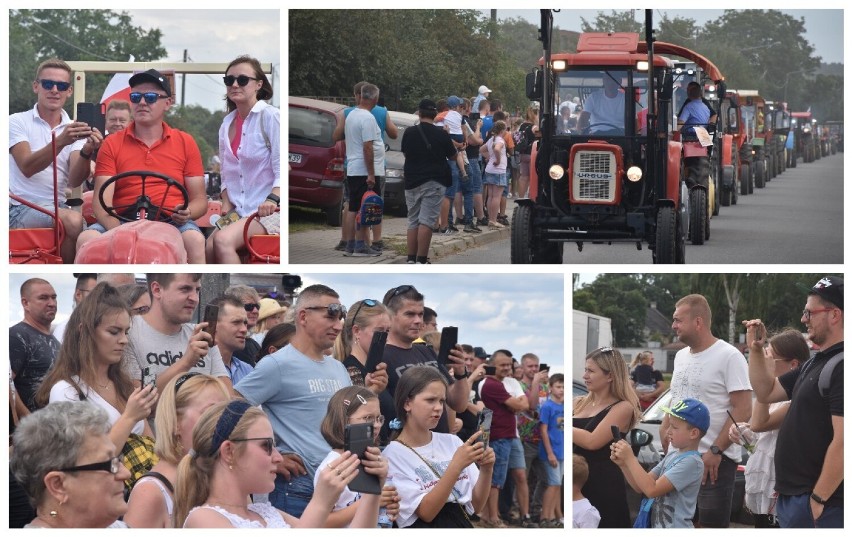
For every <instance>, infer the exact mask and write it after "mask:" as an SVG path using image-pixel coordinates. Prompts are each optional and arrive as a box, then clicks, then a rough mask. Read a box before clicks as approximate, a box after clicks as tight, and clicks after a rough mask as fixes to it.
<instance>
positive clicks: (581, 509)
mask: <svg viewBox="0 0 852 537" xmlns="http://www.w3.org/2000/svg"><path fill="white" fill-rule="evenodd" d="M573 464H574V480H573V481H572V482H571V485H572V486H573V489H574V503H573V505H572V509H571V511H572V513H571V514H572V518H573V519H574V524H573V526H574V527H575V528H597V527H598V524H600V522H601V514H600V513H599V512H598V509H597V508H596V507H595V506H594V505H592V502H590V501H589V499H588V498H586V497H585V496H583V492H582V490H581V489H582V488H583V485H585V484H586V481H588V480H589V463H587V462H586V459H584V458H583V456H582V455H574V458H573Z"/></svg>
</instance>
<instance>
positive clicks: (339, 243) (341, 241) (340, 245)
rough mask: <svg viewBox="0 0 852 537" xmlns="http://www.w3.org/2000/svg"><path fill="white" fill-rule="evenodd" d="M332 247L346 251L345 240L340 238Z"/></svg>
mask: <svg viewBox="0 0 852 537" xmlns="http://www.w3.org/2000/svg"><path fill="white" fill-rule="evenodd" d="M334 249H335V250H337V251H338V252H345V251H346V241H345V240H343V239H341V240H340V242H338V243H337V246H335V247H334Z"/></svg>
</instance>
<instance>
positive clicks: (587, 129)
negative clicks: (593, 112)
mask: <svg viewBox="0 0 852 537" xmlns="http://www.w3.org/2000/svg"><path fill="white" fill-rule="evenodd" d="M598 127H612V129H608V130H616V131H621V133H622V134H623V133H624V127H623V126H620V125H616V124H614V123H595V124H594V125H589V126H588V127H586V134H592V129H594V128H598ZM594 134H599V133H594Z"/></svg>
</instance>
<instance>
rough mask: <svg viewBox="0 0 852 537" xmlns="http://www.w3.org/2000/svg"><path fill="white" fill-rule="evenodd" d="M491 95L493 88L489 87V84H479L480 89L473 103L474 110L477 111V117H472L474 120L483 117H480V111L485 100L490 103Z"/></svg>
mask: <svg viewBox="0 0 852 537" xmlns="http://www.w3.org/2000/svg"><path fill="white" fill-rule="evenodd" d="M489 95H491V90H490V89H488V86H486V85H485V84H483V85H481V86H479V91H478V92H477V95H476V97H474V99H473V104H472V106H471V107H472V108H473V110H475V111H476V114H475V115H476V116H477V117H472V119H473V120H474V121H476V120H477V119H482V117H479V111H480V110H481V108H482V103H483V102H485V103H486V104H487V103H488V96H489ZM472 116H473V115H472Z"/></svg>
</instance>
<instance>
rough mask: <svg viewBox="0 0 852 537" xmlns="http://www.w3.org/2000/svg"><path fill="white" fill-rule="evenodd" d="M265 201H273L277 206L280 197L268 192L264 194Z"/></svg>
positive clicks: (279, 202) (279, 203)
mask: <svg viewBox="0 0 852 537" xmlns="http://www.w3.org/2000/svg"><path fill="white" fill-rule="evenodd" d="M266 201H271V202H272V203H274V204H275V205H277V206H278V207H280V206H281V198H279V197H278V196H276V195H275V194H270V195H268V196H266Z"/></svg>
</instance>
